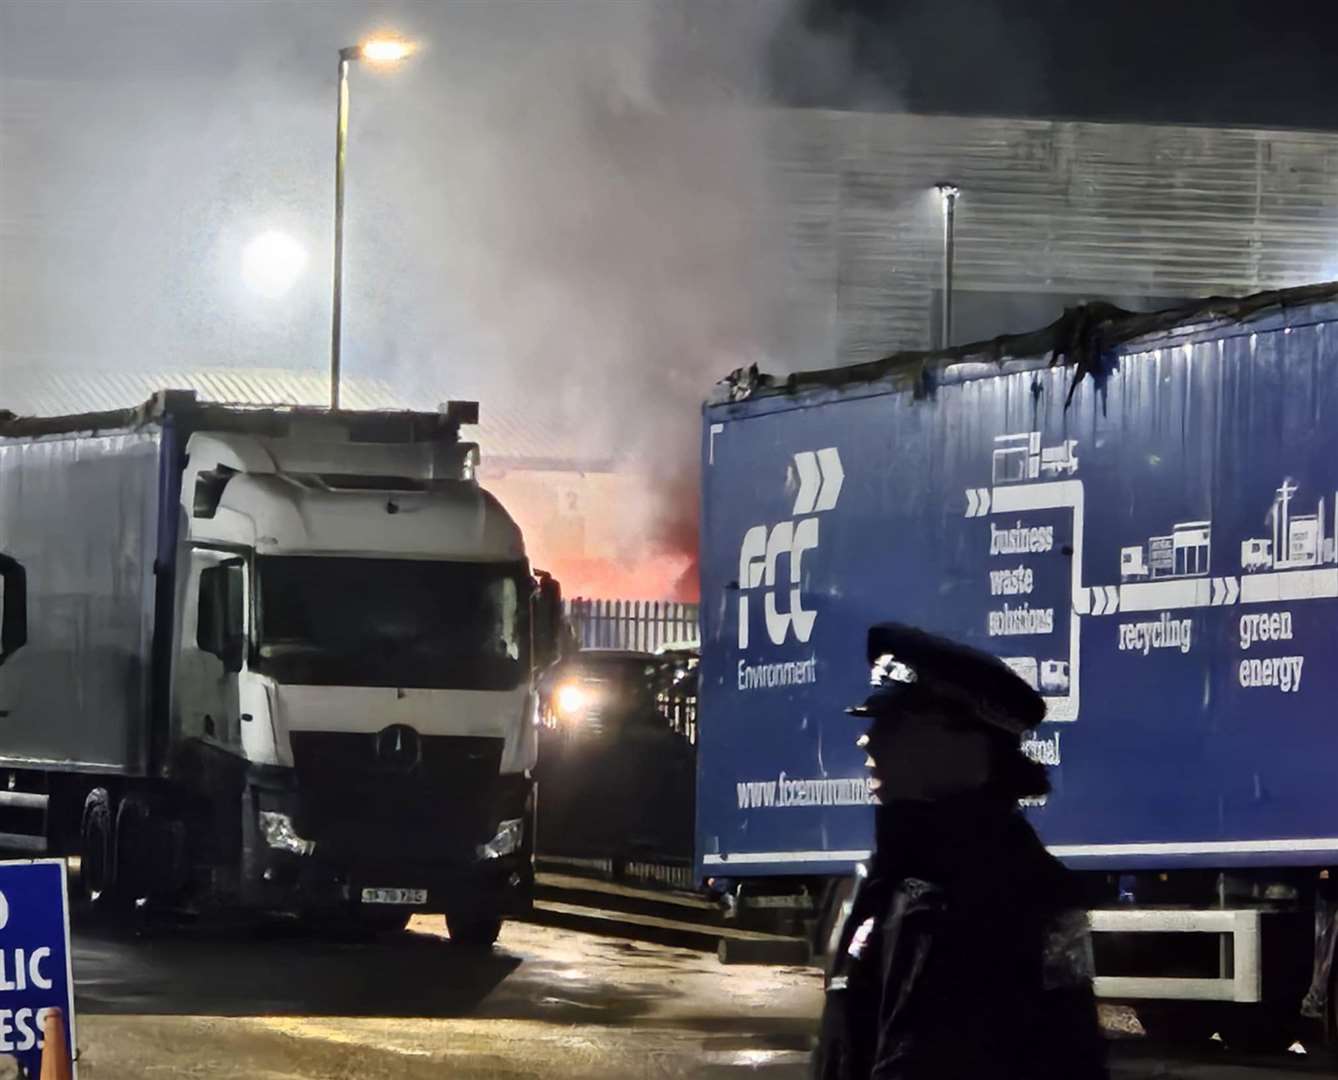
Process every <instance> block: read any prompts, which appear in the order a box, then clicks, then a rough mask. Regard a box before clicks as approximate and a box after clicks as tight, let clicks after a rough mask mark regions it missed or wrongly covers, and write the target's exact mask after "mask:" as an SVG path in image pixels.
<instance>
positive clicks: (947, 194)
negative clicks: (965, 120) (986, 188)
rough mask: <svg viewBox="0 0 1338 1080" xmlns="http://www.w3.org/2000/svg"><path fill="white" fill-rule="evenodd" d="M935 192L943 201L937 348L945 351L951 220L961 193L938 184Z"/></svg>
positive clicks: (949, 298) (948, 335) (949, 324)
mask: <svg viewBox="0 0 1338 1080" xmlns="http://www.w3.org/2000/svg"><path fill="white" fill-rule="evenodd" d="M936 190H937V191H938V194H939V198H940V199H942V200H943V324H942V325H941V326H940V327H939V331H938V347H939V348H940V349H946V348H947V347H948V346H949V345H951V344H952V257H953V245H954V241H955V238H954V236H953V224H954V223H953V218H954V216H955V214H956V210H957V196H958V195H960V194H961V191H960V190H959V189H958V187H957V185H956V184H938V185H936Z"/></svg>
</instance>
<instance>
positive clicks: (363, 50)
mask: <svg viewBox="0 0 1338 1080" xmlns="http://www.w3.org/2000/svg"><path fill="white" fill-rule="evenodd" d="M412 51H413V46H412V45H410V44H409V43H408V42H407V41H396V40H395V39H393V38H374V39H372V40H371V41H365V42H363V43H362V44H361V45H349V46H347V47H346V48H343V49H340V50H339V113H338V119H337V121H336V124H335V220H334V303H333V305H332V310H331V315H330V409H331V410H332V411H337V410H338V409H339V361H340V355H339V349H340V328H341V322H342V319H343V311H342V300H343V291H344V158H345V155H346V153H347V150H348V66H349V64H350V63H352V62H353V61H354V60H366V61H368V62H370V63H373V64H393V63H395V62H396V61H398V60H403V59H404V58H405V57H406V56H408V55H409V53H411V52H412Z"/></svg>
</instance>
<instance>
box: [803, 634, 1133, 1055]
mask: <svg viewBox="0 0 1338 1080" xmlns="http://www.w3.org/2000/svg"><path fill="white" fill-rule="evenodd" d="M868 651H869V662H870V663H871V665H872V679H871V681H872V685H873V688H874V689H873V692H872V694H871V695H870V697H869V698H868V699H867V700H866V701H865V702H864V704H863V705H861V706H858V707H857V708H853V709H850V710H848V711H849V712H850V713H852V714H854V715H857V716H862V717H868V718H869V719H870V721H871V724H870V727H869V730H868V732H867V734H866V735H865V736H864V738H862V739H861V740H860V745H862V746H864V747H865V748H866V750H867V752H868V755H869V761H868V764H869V765H870V766H871V768H872V770H873V785H874V787H875V792H876V795H877V798H878V803H879V805H878V806H877V808H876V810H875V837H876V843H875V850H874V853H873V857H872V859H871V860H870V862H869V864H868V866H867V867H865V868H861V869H862V873H861V880H860V882H859V885H858V887H857V892H856V894H855V898H854V903H853V909H852V912H851V914H850V916H849V918H848V919H847V920H846V924H845V927H844V929H843V931H842V934H841V937H840V944H839V947H838V950H837V953H836V956H835V958H834V961H833V967H832V972H831V974H830V975H829V977H828V988H827V1000H826V1007H825V1009H824V1013H823V1021H822V1032H821V1038H820V1043H819V1047H818V1052H817V1055H816V1058H815V1068H814V1075H815V1077H817V1078H818V1080H870V1078H876V1080H923V1078H927V1077H932V1078H934V1080H958V1078H960V1080H1061V1078H1062V1080H1097V1078H1103V1077H1105V1076H1106V1075H1107V1073H1106V1068H1105V1051H1104V1041H1103V1039H1102V1036H1101V1032H1100V1028H1099V1025H1098V1023H1097V1017H1096V1004H1095V999H1094V998H1093V994H1092V983H1091V939H1090V934H1089V930H1088V925H1087V918H1086V915H1085V905H1084V904H1083V899H1082V896H1081V894H1080V891H1079V888H1078V885H1077V879H1076V878H1075V877H1074V875H1072V874H1071V873H1070V872H1069V871H1068V870H1066V869H1065V868H1064V867H1063V866H1061V865H1060V863H1059V862H1057V861H1056V860H1055V859H1054V858H1053V857H1052V856H1051V855H1050V854H1049V853H1048V852H1047V851H1046V850H1045V848H1044V847H1043V846H1042V844H1041V842H1040V840H1039V839H1038V838H1037V836H1036V834H1035V833H1034V832H1033V831H1032V829H1031V826H1030V825H1028V823H1027V821H1026V819H1025V818H1024V817H1023V816H1022V813H1021V812H1020V810H1019V808H1018V801H1019V800H1020V799H1026V798H1036V797H1040V796H1043V795H1044V794H1045V793H1046V792H1047V791H1048V790H1049V785H1048V781H1047V779H1046V774H1045V768H1044V766H1042V765H1039V764H1037V763H1036V762H1034V761H1032V760H1031V759H1029V758H1028V757H1026V756H1025V755H1024V754H1023V753H1022V749H1021V736H1022V735H1023V734H1024V733H1025V732H1027V731H1029V730H1031V729H1032V728H1034V727H1036V726H1037V725H1038V724H1039V723H1040V722H1041V721H1042V720H1043V719H1044V717H1045V703H1044V701H1043V699H1042V698H1041V697H1040V695H1039V694H1037V693H1036V691H1035V690H1033V689H1032V688H1031V687H1030V686H1029V685H1027V683H1026V682H1024V681H1023V680H1022V679H1021V678H1019V677H1018V676H1017V675H1016V674H1014V672H1013V671H1012V670H1011V669H1009V668H1008V667H1007V666H1006V665H1005V664H1003V663H1002V662H1001V661H999V660H997V659H996V658H994V657H992V656H989V655H987V654H985V653H982V652H979V651H977V650H975V649H971V648H967V647H966V646H963V645H959V644H956V643H954V642H950V641H946V640H944V639H941V638H936V637H933V636H931V635H929V634H926V633H924V632H922V631H920V630H916V629H914V628H912V627H908V626H902V625H899V624H895V623H886V624H883V625H879V626H875V627H873V628H872V629H871V630H870V631H869V649H868Z"/></svg>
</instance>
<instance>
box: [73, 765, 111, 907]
mask: <svg viewBox="0 0 1338 1080" xmlns="http://www.w3.org/2000/svg"><path fill="white" fill-rule="evenodd" d="M114 849H115V845H114V843H113V833H112V801H111V795H110V794H109V793H108V791H107V789H106V788H94V789H93V790H92V791H90V792H89V793H88V797H87V798H86V799H85V800H84V813H83V817H82V819H81V820H80V825H79V888H80V891H81V892H82V893H83V895H84V899H85V900H87V901H88V903H89V904H90V905H91V906H92V907H93V909H94V910H96V911H106V910H108V909H109V908H110V907H111V902H112V892H113V891H114V889H115V886H116V878H115V870H114V867H115V861H114V859H115V850H114Z"/></svg>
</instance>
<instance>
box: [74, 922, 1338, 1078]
mask: <svg viewBox="0 0 1338 1080" xmlns="http://www.w3.org/2000/svg"><path fill="white" fill-rule="evenodd" d="M412 929H413V932H412V933H408V934H404V935H399V936H397V937H394V938H390V939H383V940H379V941H374V942H360V943H353V942H345V943H341V942H337V941H328V940H324V941H323V940H313V939H312V938H310V937H308V936H306V935H305V934H302V933H298V932H296V931H293V930H285V929H283V928H277V929H276V928H270V929H268V930H263V931H262V930H255V929H251V930H237V929H233V930H228V931H219V930H215V931H209V930H202V929H200V928H198V927H192V928H187V929H181V930H171V931H156V932H154V933H152V934H149V935H147V936H144V937H139V938H135V937H130V936H127V935H125V934H121V933H109V932H92V931H77V932H76V943H75V957H74V974H75V981H76V985H77V988H78V997H77V1006H78V1029H77V1039H78V1044H79V1047H80V1076H81V1077H82V1078H84V1080H123V1078H124V1080H130V1078H135V1080H143V1078H154V1080H177V1078H182V1080H184V1078H192V1080H194V1078H199V1077H224V1078H238V1080H240V1078H242V1077H245V1078H248V1080H308V1078H312V1080H315V1078H322V1080H355V1078H356V1080H380V1078H390V1077H395V1078H397V1080H399V1078H403V1080H418V1078H426V1077H433V1078H434V1080H436V1078H440V1077H443V1076H450V1077H459V1078H465V1080H468V1078H474V1077H489V1078H503V1077H531V1076H535V1077H544V1078H546V1080H547V1078H566V1077H571V1078H576V1077H582V1078H587V1077H588V1078H592V1080H598V1078H623V1077H629V1078H630V1077H636V1078H640V1077H694V1078H708V1080H720V1078H726V1077H744V1076H749V1077H753V1076H762V1077H766V1078H769V1080H781V1078H785V1080H791V1078H793V1080H798V1078H800V1077H804V1076H806V1075H807V1062H808V1057H809V1053H810V1050H811V1045H812V1037H813V1032H814V1029H815V1026H816V1018H817V1015H818V1011H819V1009H820V1008H821V985H820V979H819V976H818V974H817V972H816V971H813V970H811V969H806V968H776V967H753V966H728V967H726V966H722V965H721V964H720V963H719V962H718V961H717V960H716V958H715V956H713V955H711V954H707V953H701V952H693V951H688V950H685V949H677V948H673V947H669V946H664V945H654V944H648V943H642V942H634V941H625V940H618V939H615V938H611V937H603V936H599V935H595V934H588V933H581V932H576V931H571V930H563V929H556V928H550V927H539V926H532V925H524V924H515V925H508V926H507V927H506V928H505V930H504V931H503V935H502V939H501V942H500V943H499V945H498V947H497V948H496V949H494V950H493V951H492V952H479V951H474V950H467V949H460V948H454V947H452V946H451V945H450V943H449V942H447V941H446V940H444V929H443V927H442V924H441V920H440V919H438V918H431V917H424V918H421V919H418V920H415V923H414V926H413V928H412ZM1113 1074H1114V1076H1115V1077H1116V1078H1117V1080H1135V1078H1138V1080H1153V1078H1156V1080H1201V1078H1209V1077H1211V1078H1222V1080H1274V1078H1283V1077H1296V1076H1314V1075H1332V1074H1331V1073H1329V1072H1327V1071H1326V1066H1325V1064H1324V1063H1323V1062H1321V1061H1320V1060H1319V1059H1318V1058H1317V1057H1316V1056H1312V1057H1310V1058H1305V1059H1298V1058H1294V1057H1288V1056H1287V1055H1282V1054H1274V1055H1265V1056H1262V1057H1244V1056H1241V1055H1237V1054H1233V1053H1231V1052H1230V1051H1225V1050H1222V1049H1221V1048H1220V1047H1213V1046H1204V1047H1202V1048H1199V1049H1196V1050H1194V1051H1193V1052H1190V1051H1188V1050H1186V1049H1185V1048H1183V1047H1182V1048H1179V1049H1174V1050H1168V1049H1165V1048H1162V1047H1158V1046H1155V1045H1150V1044H1149V1043H1148V1042H1147V1041H1146V1040H1138V1041H1132V1042H1120V1043H1117V1044H1114V1062H1113Z"/></svg>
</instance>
